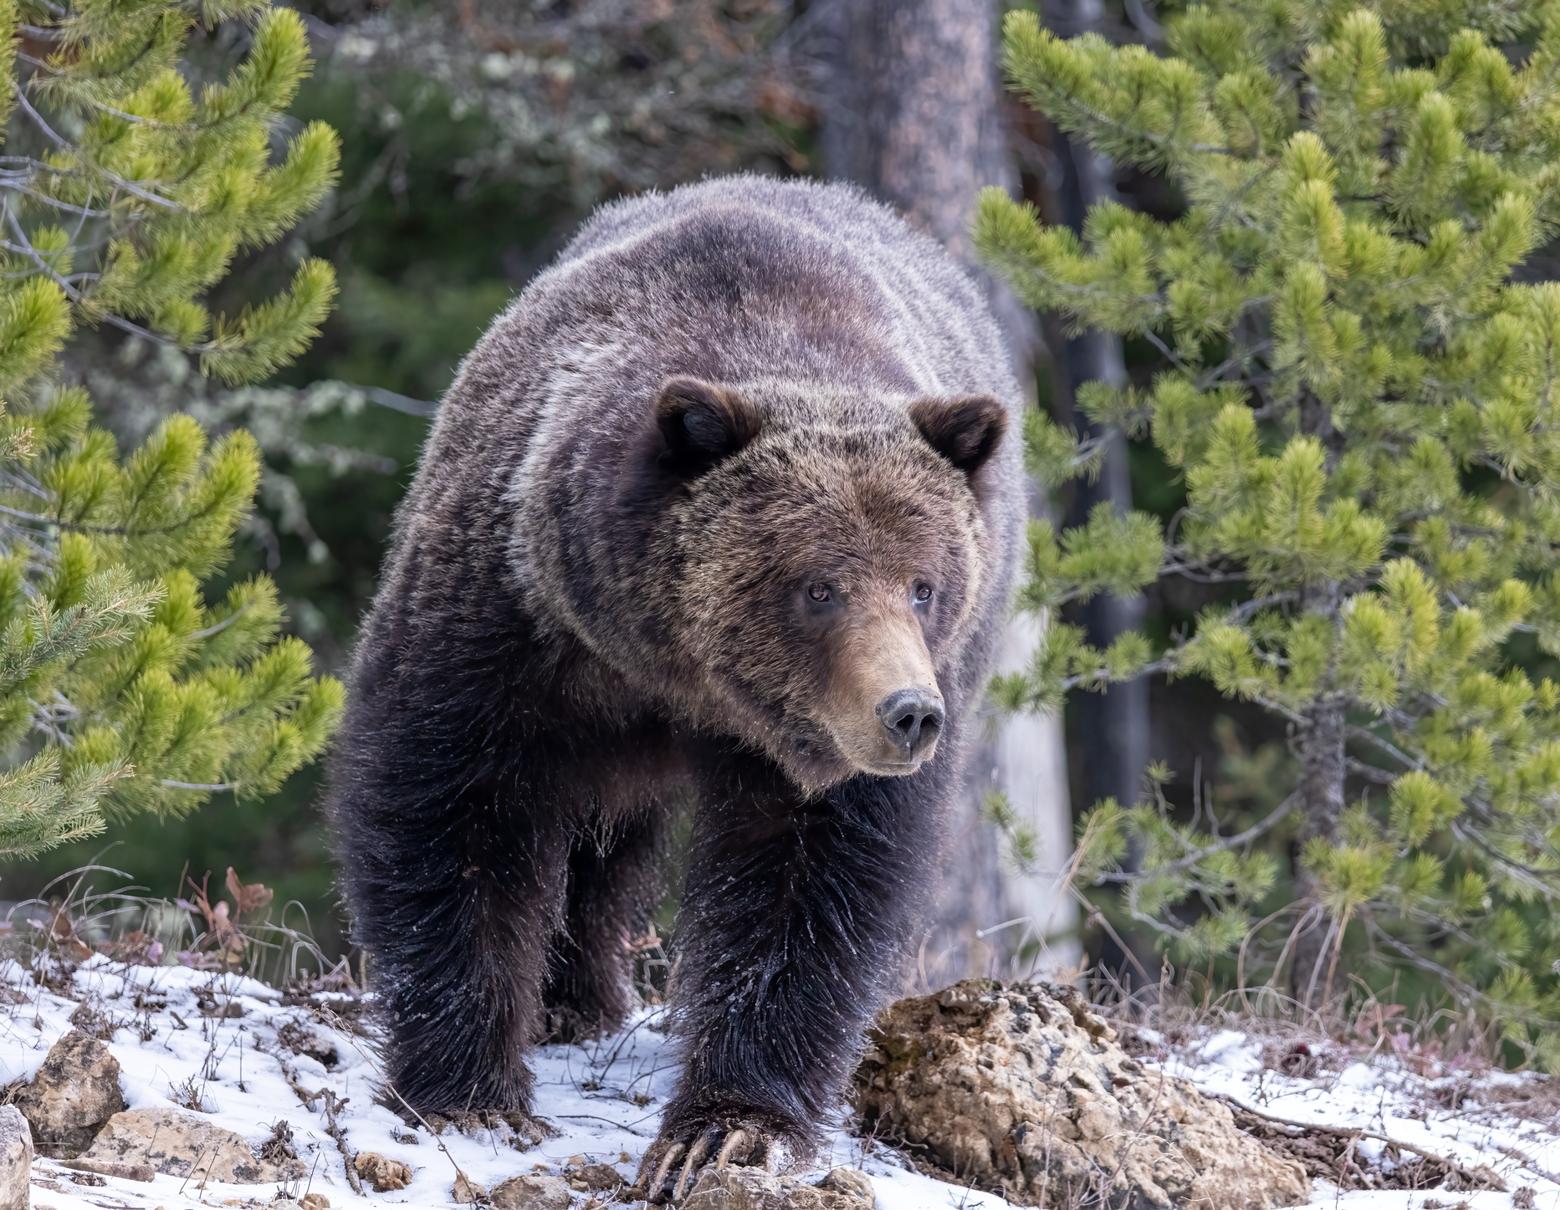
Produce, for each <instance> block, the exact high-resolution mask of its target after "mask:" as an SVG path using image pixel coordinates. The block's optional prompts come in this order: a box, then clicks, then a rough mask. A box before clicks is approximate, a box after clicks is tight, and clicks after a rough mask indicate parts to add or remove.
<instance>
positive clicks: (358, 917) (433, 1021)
mask: <svg viewBox="0 0 1560 1210" xmlns="http://www.w3.org/2000/svg"><path fill="white" fill-rule="evenodd" d="M377 655H378V652H377V651H376V650H371V651H370V652H369V653H368V658H367V659H365V661H364V663H365V665H366V668H367V672H368V673H375V672H378V670H379V669H378V666H377V664H376V663H374V662H372V661H373V660H374V659H375V658H376V657H377ZM452 664H453V661H446V662H445V663H444V664H442V665H441V664H439V663H437V662H435V664H434V666H435V667H437V668H440V669H441V670H442V671H443V672H444V681H445V683H446V684H447V685H450V686H455V687H457V688H467V689H468V690H469V687H470V686H471V685H472V684H473V683H474V682H475V680H476V678H475V676H460V675H450V674H449V672H448V669H449V668H450V667H451V666H452ZM440 688H441V689H443V688H444V686H442V685H441V686H440ZM445 692H446V693H447V692H448V690H447V689H446V690H445ZM556 750H557V745H556V741H551V740H547V739H544V738H542V737H538V736H536V735H533V734H525V733H523V732H521V731H520V729H519V728H511V729H509V730H508V731H500V730H499V729H497V728H496V727H495V726H494V725H493V724H492V723H491V721H489V720H485V719H484V718H483V717H482V716H481V714H480V713H479V712H476V711H474V710H472V709H471V708H470V706H469V704H468V703H466V702H462V701H459V700H456V701H454V702H451V701H447V700H441V699H440V698H438V697H436V696H435V693H434V690H433V689H430V688H429V687H428V686H427V685H426V684H422V683H415V682H412V683H409V682H408V680H407V679H406V678H399V679H395V678H385V679H383V680H375V679H374V678H373V677H371V676H369V675H362V674H360V677H359V691H358V693H357V696H356V699H355V701H354V703H353V708H352V710H351V711H350V712H349V715H348V719H347V726H346V735H345V736H344V739H343V743H342V745H341V749H340V754H339V756H338V760H337V766H336V769H335V771H334V779H333V780H334V783H335V784H334V793H333V802H332V816H333V823H334V825H335V830H336V833H337V838H338V839H337V844H338V848H339V851H340V853H341V857H342V865H343V875H344V878H343V881H344V886H345V890H346V892H347V900H348V903H349V905H350V907H351V911H352V917H353V934H354V937H355V939H356V940H357V941H358V942H359V943H360V944H362V945H363V946H364V947H365V948H366V949H367V950H368V951H369V954H370V956H371V958H372V962H373V966H372V980H373V987H374V989H375V991H376V992H377V994H378V1001H379V1011H380V1016H381V1018H382V1020H383V1022H384V1025H385V1028H386V1033H387V1038H386V1045H385V1065H386V1073H385V1074H386V1077H387V1079H386V1090H385V1099H386V1101H387V1103H388V1104H390V1105H391V1107H392V1108H394V1109H396V1110H398V1111H401V1112H403V1113H404V1112H407V1111H408V1110H410V1111H412V1112H414V1113H416V1114H422V1115H428V1114H439V1115H442V1116H444V1117H449V1118H455V1119H457V1120H459V1119H461V1118H463V1117H466V1116H469V1115H471V1114H481V1115H488V1114H494V1113H496V1114H499V1115H503V1116H505V1117H507V1118H509V1119H511V1120H517V1119H518V1118H519V1117H522V1116H524V1115H525V1114H527V1113H528V1111H529V1109H530V1094H531V1073H530V1070H529V1069H528V1067H527V1065H526V1061H525V1059H526V1053H527V1051H528V1050H529V1049H530V1048H531V1047H532V1046H533V1045H534V1044H535V1042H536V1041H537V1039H538V1036H539V1035H540V1033H541V1023H542V1018H541V1011H542V983H543V980H544V978H545V976H546V972H547V955H548V944H549V941H550V939H551V936H552V933H553V931H554V929H555V928H556V927H557V924H558V921H559V918H560V916H561V915H562V906H563V891H564V879H565V876H566V869H567V858H568V828H567V824H566V821H565V820H564V819H563V818H562V817H561V816H560V807H559V803H560V802H561V801H567V796H565V795H562V794H560V792H559V789H558V787H557V786H556V785H555V784H553V782H552V781H551V780H550V779H549V777H548V774H547V766H546V764H545V762H544V761H543V759H542V756H543V755H544V754H546V753H548V752H551V751H556Z"/></svg>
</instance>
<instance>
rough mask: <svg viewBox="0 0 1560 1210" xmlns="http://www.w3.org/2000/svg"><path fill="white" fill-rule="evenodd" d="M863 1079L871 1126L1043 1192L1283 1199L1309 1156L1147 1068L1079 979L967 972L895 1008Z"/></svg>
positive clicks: (1195, 1200) (1227, 1207)
mask: <svg viewBox="0 0 1560 1210" xmlns="http://www.w3.org/2000/svg"><path fill="white" fill-rule="evenodd" d="M871 1042H872V1047H871V1050H870V1051H869V1053H868V1055H867V1057H866V1058H865V1060H863V1062H862V1064H861V1066H860V1068H858V1070H857V1072H856V1077H855V1100H856V1106H857V1109H858V1110H859V1111H860V1113H861V1115H862V1120H863V1126H864V1128H865V1129H866V1130H868V1131H870V1132H871V1133H872V1134H874V1135H875V1136H876V1137H880V1138H885V1139H888V1140H890V1141H899V1142H904V1143H908V1144H910V1145H912V1146H914V1147H915V1148H916V1149H917V1150H918V1151H919V1153H920V1154H922V1155H924V1156H926V1157H927V1158H928V1159H930V1160H932V1162H934V1163H935V1164H937V1165H938V1166H940V1167H941V1168H943V1169H945V1170H946V1171H947V1172H948V1173H950V1174H951V1179H956V1180H958V1181H960V1182H961V1183H971V1182H972V1183H973V1184H975V1185H976V1186H978V1187H980V1188H984V1189H989V1190H991V1191H993V1192H996V1193H1000V1194H1002V1195H1003V1196H1005V1197H1007V1198H1009V1199H1010V1200H1013V1201H1016V1202H1023V1203H1028V1204H1032V1205H1047V1206H1063V1205H1065V1206H1071V1205H1080V1204H1093V1203H1096V1202H1098V1203H1101V1204H1109V1205H1131V1206H1134V1207H1141V1208H1143V1210H1148V1208H1150V1207H1171V1206H1188V1205H1195V1206H1197V1207H1199V1210H1270V1208H1271V1207H1275V1206H1291V1205H1296V1204H1298V1203H1300V1202H1304V1201H1306V1200H1307V1199H1308V1198H1309V1196H1310V1182H1309V1181H1308V1180H1307V1178H1306V1176H1305V1173H1304V1172H1303V1171H1302V1169H1301V1168H1300V1166H1299V1165H1298V1164H1296V1163H1294V1162H1293V1161H1291V1160H1288V1159H1286V1158H1284V1157H1282V1156H1280V1155H1278V1154H1277V1153H1276V1152H1274V1151H1272V1150H1270V1149H1269V1148H1267V1147H1265V1146H1264V1145H1262V1144H1261V1143H1259V1142H1258V1141H1257V1140H1255V1139H1253V1138H1251V1137H1250V1136H1249V1135H1247V1134H1244V1133H1242V1132H1241V1131H1240V1129H1239V1128H1238V1127H1237V1126H1236V1125H1235V1121H1234V1118H1233V1116H1232V1115H1231V1113H1230V1110H1229V1108H1228V1107H1227V1106H1225V1105H1222V1104H1220V1103H1219V1102H1217V1101H1214V1100H1211V1099H1209V1098H1208V1097H1205V1096H1203V1095H1202V1094H1201V1093H1199V1092H1198V1091H1197V1090H1196V1089H1194V1088H1192V1087H1191V1086H1190V1085H1189V1084H1187V1083H1186V1082H1185V1081H1182V1080H1177V1079H1173V1078H1171V1077H1168V1076H1165V1075H1162V1074H1160V1073H1158V1072H1155V1071H1151V1070H1149V1069H1147V1068H1145V1067H1144V1066H1143V1065H1142V1064H1141V1063H1139V1062H1138V1061H1137V1060H1136V1059H1133V1058H1131V1057H1130V1056H1129V1055H1127V1053H1126V1052H1125V1051H1123V1050H1122V1049H1121V1047H1120V1046H1118V1045H1117V1044H1116V1042H1115V1031H1114V1030H1112V1029H1111V1028H1110V1026H1109V1025H1107V1024H1106V1023H1105V1022H1104V1021H1103V1020H1102V1019H1101V1018H1099V1017H1098V1016H1096V1015H1095V1014H1094V1013H1093V1012H1091V1011H1090V1009H1089V1007H1088V1005H1087V1004H1086V1003H1085V1002H1084V1000H1083V998H1082V996H1080V995H1079V994H1078V993H1077V992H1076V991H1074V990H1073V989H1071V988H1062V987H1051V986H1048V985H1044V984H1038V983H1032V984H1019V985H1014V986H1010V987H1004V986H1003V985H1001V984H998V983H993V982H990V981H989V980H976V979H972V980H966V981H964V982H963V983H956V984H954V985H953V986H952V987H949V988H946V989H944V990H943V991H941V992H938V993H936V994H934V995H930V996H915V997H911V998H909V999H905V1000H900V1001H899V1002H898V1003H896V1004H894V1005H892V1006H890V1007H889V1008H888V1010H887V1011H885V1012H884V1014H883V1015H882V1016H881V1017H880V1018H879V1020H878V1022H877V1024H876V1026H875V1027H874V1029H873V1031H872V1035H871Z"/></svg>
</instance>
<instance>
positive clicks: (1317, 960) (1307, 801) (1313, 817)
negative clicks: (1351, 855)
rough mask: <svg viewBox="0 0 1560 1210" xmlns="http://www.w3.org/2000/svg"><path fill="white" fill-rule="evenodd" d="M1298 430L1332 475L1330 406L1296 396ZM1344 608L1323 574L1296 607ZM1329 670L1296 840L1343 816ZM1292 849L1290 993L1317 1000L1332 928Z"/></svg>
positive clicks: (1334, 615) (1333, 621) (1336, 712)
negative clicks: (1294, 910)
mask: <svg viewBox="0 0 1560 1210" xmlns="http://www.w3.org/2000/svg"><path fill="white" fill-rule="evenodd" d="M1300 431H1301V432H1302V433H1308V434H1310V435H1311V436H1313V437H1315V438H1316V439H1317V440H1318V441H1320V442H1321V443H1322V448H1323V449H1324V450H1325V451H1326V459H1327V460H1326V466H1327V470H1328V472H1329V473H1330V472H1331V471H1332V469H1333V467H1334V466H1335V465H1336V464H1337V461H1338V456H1339V455H1340V454H1341V453H1342V451H1343V436H1342V434H1341V433H1339V432H1338V429H1337V427H1336V426H1335V425H1334V424H1333V422H1332V413H1331V412H1330V411H1329V410H1328V408H1327V405H1326V404H1324V403H1323V402H1322V401H1321V400H1320V399H1318V398H1317V397H1316V396H1315V395H1313V394H1312V393H1311V392H1310V391H1306V392H1304V393H1303V394H1302V395H1301V397H1300ZM1342 606H1343V586H1342V585H1341V584H1339V583H1338V582H1337V581H1335V580H1324V581H1322V582H1321V583H1319V584H1315V585H1312V586H1311V587H1309V588H1307V589H1306V590H1305V593H1304V594H1303V599H1302V603H1301V607H1302V608H1303V609H1304V610H1305V611H1306V612H1307V613H1313V614H1317V615H1319V616H1321V617H1324V618H1326V619H1327V620H1328V623H1329V625H1332V626H1334V627H1336V626H1337V622H1338V613H1339V610H1340V609H1341V608H1342ZM1332 677H1333V669H1332V668H1329V669H1328V671H1327V675H1326V677H1325V678H1324V680H1323V682H1322V685H1321V688H1320V690H1319V692H1318V694H1317V697H1316V701H1315V702H1313V703H1312V704H1311V706H1309V707H1308V708H1307V709H1306V711H1305V722H1304V723H1302V724H1300V725H1299V729H1298V730H1299V733H1298V735H1297V736H1296V737H1295V739H1296V743H1295V749H1296V752H1297V753H1298V755H1299V758H1300V800H1301V801H1300V815H1301V823H1300V843H1301V845H1302V846H1304V845H1305V844H1306V843H1308V842H1310V841H1312V840H1327V841H1332V840H1336V839H1337V836H1338V824H1339V822H1340V821H1341V820H1342V818H1343V807H1344V793H1345V781H1346V779H1347V777H1348V764H1347V759H1346V742H1347V740H1346V724H1347V721H1348V720H1347V717H1346V708H1345V705H1344V702H1343V701H1342V699H1340V698H1339V697H1337V696H1336V695H1334V694H1333V693H1331V692H1330V691H1329V682H1330V681H1331V680H1332ZM1300 856H1301V855H1300V854H1299V853H1296V854H1295V872H1296V877H1295V889H1296V890H1297V891H1298V893H1299V898H1300V901H1301V905H1302V909H1303V910H1304V913H1305V914H1304V915H1302V916H1301V918H1300V921H1299V923H1298V925H1297V926H1296V932H1295V937H1294V958H1293V961H1292V962H1291V964H1290V968H1289V985H1290V991H1291V992H1292V993H1293V994H1294V996H1295V998H1296V999H1297V1000H1299V1001H1300V1003H1302V1004H1316V1003H1319V1002H1320V1001H1321V1000H1323V999H1325V998H1326V997H1327V996H1328V995H1329V994H1330V993H1331V991H1332V987H1331V983H1332V980H1331V977H1330V973H1329V971H1328V969H1327V968H1328V964H1329V963H1330V962H1331V959H1332V954H1333V952H1336V951H1335V949H1334V947H1331V946H1329V944H1328V935H1329V930H1328V928H1327V922H1326V920H1325V919H1324V917H1323V916H1322V913H1321V911H1320V904H1319V902H1318V898H1317V892H1318V889H1319V888H1318V887H1317V886H1316V884H1315V882H1314V881H1313V880H1312V879H1311V878H1310V877H1308V876H1307V875H1306V874H1305V872H1304V870H1303V869H1302V868H1301V866H1300Z"/></svg>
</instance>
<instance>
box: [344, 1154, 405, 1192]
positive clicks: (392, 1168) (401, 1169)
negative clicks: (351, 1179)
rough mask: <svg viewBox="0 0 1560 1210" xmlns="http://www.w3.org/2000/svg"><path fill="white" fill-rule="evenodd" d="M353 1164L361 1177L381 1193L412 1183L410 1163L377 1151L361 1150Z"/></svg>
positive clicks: (403, 1187)
mask: <svg viewBox="0 0 1560 1210" xmlns="http://www.w3.org/2000/svg"><path fill="white" fill-rule="evenodd" d="M352 1166H353V1167H354V1168H356V1169H357V1174H358V1175H359V1176H360V1177H362V1178H363V1179H364V1180H365V1181H367V1182H368V1183H369V1184H370V1185H372V1186H373V1187H374V1188H375V1189H377V1190H379V1192H380V1193H392V1192H394V1191H395V1190H397V1189H405V1188H406V1187H407V1186H408V1185H410V1184H411V1183H412V1170H411V1168H410V1167H409V1166H408V1165H406V1164H403V1163H401V1161H400V1160H392V1159H390V1158H389V1157H388V1156H383V1155H380V1154H379V1152H377V1151H359V1152H358V1153H357V1158H356V1159H354V1160H353V1161H352Z"/></svg>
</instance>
